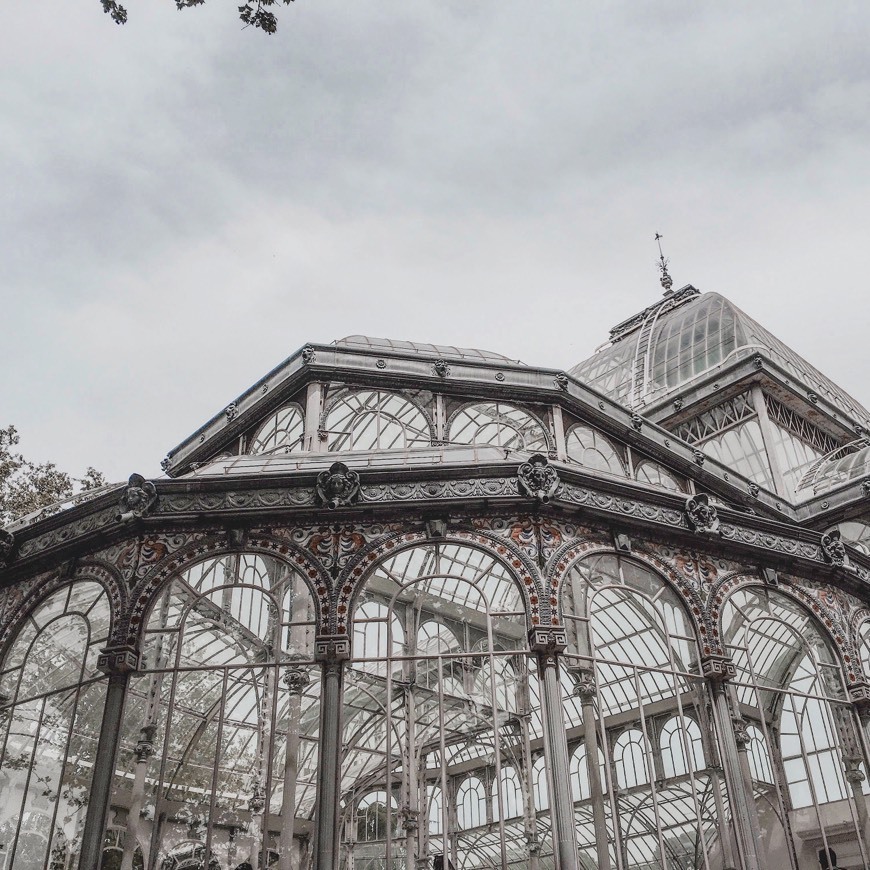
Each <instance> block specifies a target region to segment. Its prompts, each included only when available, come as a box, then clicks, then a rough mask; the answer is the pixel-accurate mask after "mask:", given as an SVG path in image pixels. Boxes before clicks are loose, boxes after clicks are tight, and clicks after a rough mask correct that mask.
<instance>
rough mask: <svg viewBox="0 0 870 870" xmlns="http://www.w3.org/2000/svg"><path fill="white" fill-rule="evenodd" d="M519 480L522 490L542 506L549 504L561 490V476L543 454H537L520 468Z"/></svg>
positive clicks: (518, 472)
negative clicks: (558, 490) (557, 491)
mask: <svg viewBox="0 0 870 870" xmlns="http://www.w3.org/2000/svg"><path fill="white" fill-rule="evenodd" d="M517 479H518V480H519V483H520V490H521V491H522V492H525V494H526V495H530V496H531V497H532V498H533V499H535V501H539V502H541V503H542V504H547V503H548V502H549V501H550V499H551V498H552V497H553V496H554V495H555V494H556V490H557V489H558V488H559V475H558V474H556V469H555V468H553V466H552V465H550V463H549V461H548V460H547V457H546V456H544V455H543V454H542V453H536V454H535V455H534V456H532V457H530V458H529V461H528V462H524V463H523V464H522V465H521V466H520V467H519V469H518V470H517Z"/></svg>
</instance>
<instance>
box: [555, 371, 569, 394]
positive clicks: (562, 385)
mask: <svg viewBox="0 0 870 870" xmlns="http://www.w3.org/2000/svg"><path fill="white" fill-rule="evenodd" d="M553 383H554V384H555V385H556V386H557V387H558V388H559V389H560V390H567V389H568V375H566V374H565V372H559V374H557V375H556V377H555V378H553Z"/></svg>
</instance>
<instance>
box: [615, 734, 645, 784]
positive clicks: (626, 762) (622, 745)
mask: <svg viewBox="0 0 870 870" xmlns="http://www.w3.org/2000/svg"><path fill="white" fill-rule="evenodd" d="M613 764H614V767H615V769H616V781H617V782H618V783H619V787H620V788H634V787H635V786H636V785H647V784H648V783H649V780H650V766H649V758H648V753H647V747H646V739H645V738H644V735H643V731H641V730H640V729H639V728H629V729H628V730H627V731H623V732H622V734H620V735H619V737H617V738H616V743H614V744H613Z"/></svg>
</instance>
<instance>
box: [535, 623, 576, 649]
mask: <svg viewBox="0 0 870 870" xmlns="http://www.w3.org/2000/svg"><path fill="white" fill-rule="evenodd" d="M567 646H568V633H567V632H566V631H565V629H564V628H562V627H561V626H555V627H553V626H547V627H538V628H533V629H532V630H531V631H530V632H529V648H530V649H531V650H533V651H534V652H539V653H547V654H548V655H552V654H553V653H560V652H564V651H565V649H566V648H567Z"/></svg>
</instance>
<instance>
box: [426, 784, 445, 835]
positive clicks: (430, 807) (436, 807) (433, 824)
mask: <svg viewBox="0 0 870 870" xmlns="http://www.w3.org/2000/svg"><path fill="white" fill-rule="evenodd" d="M443 813H444V801H443V798H442V796H441V788H440V786H437V785H427V786H426V818H427V820H428V823H429V836H430V837H440V836H441V834H442V833H443V831H444V825H443V818H442V816H443Z"/></svg>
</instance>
